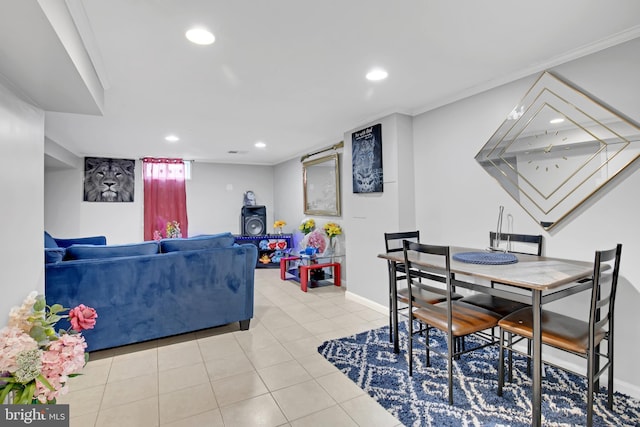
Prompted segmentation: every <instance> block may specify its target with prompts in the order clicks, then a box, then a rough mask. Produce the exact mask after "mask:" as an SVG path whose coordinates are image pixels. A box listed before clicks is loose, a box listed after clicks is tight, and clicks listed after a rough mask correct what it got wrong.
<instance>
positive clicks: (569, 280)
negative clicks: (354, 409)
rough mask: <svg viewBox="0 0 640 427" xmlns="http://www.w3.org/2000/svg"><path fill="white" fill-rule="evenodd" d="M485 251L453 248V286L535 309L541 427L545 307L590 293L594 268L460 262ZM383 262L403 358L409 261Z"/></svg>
mask: <svg viewBox="0 0 640 427" xmlns="http://www.w3.org/2000/svg"><path fill="white" fill-rule="evenodd" d="M484 252H487V250H486V249H474V248H467V247H456V246H451V247H450V254H451V257H452V259H451V273H452V276H453V278H452V281H451V283H452V284H453V285H455V286H456V288H457V287H462V288H466V289H470V290H472V291H475V292H484V293H488V294H491V295H494V296H497V297H501V298H506V299H509V300H512V301H517V302H521V303H526V304H530V305H531V307H532V311H533V337H532V340H531V341H532V355H531V357H532V360H533V372H532V387H531V388H532V398H531V407H532V416H531V425H532V426H540V425H541V422H542V413H541V407H542V386H541V383H542V329H541V310H542V309H541V307H542V305H543V304H546V303H549V302H551V301H555V300H558V299H560V298H565V297H567V296H569V295H572V294H575V293H578V292H582V291H584V290H587V289H591V281H590V280H589V279H590V278H591V276H592V274H593V263H592V262H585V261H577V260H570V259H560V258H550V257H544V256H537V255H529V254H520V253H513V255H515V257H516V259H517V261H516V262H512V263H509V264H479V263H472V262H464V261H458V260H456V259H455V258H456V257H455V255H456V254H462V255H469V254H471V255H475V254H479V253H484ZM407 256H408V258H409V259H410V260H411V262H412V263H415V264H416V265H418V266H420V267H422V268H425V269H429V268H433V269H442V268H443V267H444V265H443V260H442V257H434V256H432V255H431V256H430V255H426V254H418V253H417V252H413V251H409V252H408V253H407ZM378 258H382V259H385V260H386V261H387V264H388V272H389V293H390V295H391V298H390V302H391V305H392V307H391V312H392V328H393V336H392V340H393V351H394V352H395V353H399V352H400V348H399V341H398V311H397V304H398V300H397V290H398V289H397V279H396V278H397V265H398V264H404V262H405V259H404V253H403V252H402V251H395V252H386V253H381V254H379V255H378ZM459 258H462V259H464V258H465V257H464V256H460V257H459ZM492 283H499V284H501V286H493V285H492Z"/></svg>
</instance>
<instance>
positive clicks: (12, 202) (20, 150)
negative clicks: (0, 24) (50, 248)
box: [0, 80, 44, 328]
mask: <svg viewBox="0 0 640 427" xmlns="http://www.w3.org/2000/svg"><path fill="white" fill-rule="evenodd" d="M0 152H2V159H3V163H2V168H0V182H2V185H0V198H1V199H2V200H3V201H4V202H3V204H2V210H1V211H0V212H1V213H0V223H1V224H2V237H3V239H4V241H5V242H6V244H4V245H0V259H2V263H3V266H2V269H1V271H0V295H2V298H0V328H1V327H3V326H5V325H6V324H7V316H8V314H9V310H10V309H11V307H13V306H15V305H20V304H21V303H22V301H23V299H24V298H25V297H26V296H27V294H28V293H29V292H31V291H34V290H35V291H38V292H39V293H44V254H43V250H42V248H43V241H44V240H43V229H42V224H43V208H44V206H43V199H42V197H43V187H44V186H43V170H44V112H43V111H42V110H41V109H39V108H36V107H35V106H33V105H31V104H30V103H28V102H25V101H23V100H22V99H21V98H19V97H18V96H17V95H16V94H15V93H13V92H12V90H11V89H9V88H8V87H7V86H5V83H4V82H3V81H1V80H0Z"/></svg>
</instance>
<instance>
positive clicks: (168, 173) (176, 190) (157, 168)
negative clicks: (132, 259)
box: [142, 157, 189, 240]
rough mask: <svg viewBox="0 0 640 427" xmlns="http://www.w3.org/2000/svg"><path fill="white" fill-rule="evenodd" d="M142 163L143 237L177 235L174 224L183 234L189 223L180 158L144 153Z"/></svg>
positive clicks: (182, 166)
mask: <svg viewBox="0 0 640 427" xmlns="http://www.w3.org/2000/svg"><path fill="white" fill-rule="evenodd" d="M142 165H143V169H142V174H143V178H144V240H154V239H158V238H165V237H177V236H176V233H175V232H176V229H175V227H176V225H177V227H178V228H179V231H180V232H181V236H182V237H187V235H188V233H187V232H188V228H189V224H188V221H187V192H186V187H185V180H184V178H185V175H184V162H183V161H182V159H154V158H151V157H145V158H144V159H142ZM168 224H170V226H169V227H167V225H168ZM167 234H170V235H167Z"/></svg>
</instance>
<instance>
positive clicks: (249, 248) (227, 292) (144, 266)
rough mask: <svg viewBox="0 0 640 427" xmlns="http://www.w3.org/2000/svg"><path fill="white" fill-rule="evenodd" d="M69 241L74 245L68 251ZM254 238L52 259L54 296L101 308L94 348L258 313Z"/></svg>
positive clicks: (49, 275)
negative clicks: (215, 245) (227, 243)
mask: <svg viewBox="0 0 640 427" xmlns="http://www.w3.org/2000/svg"><path fill="white" fill-rule="evenodd" d="M68 250H69V249H67V251H68ZM257 257H258V253H257V248H256V247H255V246H254V245H239V246H238V245H233V246H230V247H219V248H211V249H197V250H177V251H174V252H170V253H157V254H153V255H137V256H125V257H115V258H113V257H111V258H98V259H79V260H71V261H61V262H56V263H50V264H47V265H46V266H45V294H46V297H47V301H50V302H55V303H59V304H62V305H64V306H65V307H69V308H72V307H75V306H77V305H78V304H85V305H87V306H91V307H93V308H95V309H96V311H97V312H98V320H97V323H96V326H95V329H92V330H88V331H85V332H83V334H84V336H85V338H86V341H87V344H88V350H89V351H95V350H100V349H104V348H110V347H116V346H121V345H125V344H131V343H136V342H141V341H147V340H152V339H156V338H161V337H166V336H170V335H176V334H181V333H185V332H191V331H196V330H199V329H205V328H210V327H214V326H220V325H225V324H228V323H231V322H236V321H239V322H241V325H244V327H243V328H248V324H249V320H250V319H251V318H252V317H253V296H254V269H255V265H256V259H257Z"/></svg>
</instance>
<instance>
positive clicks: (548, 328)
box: [498, 244, 622, 426]
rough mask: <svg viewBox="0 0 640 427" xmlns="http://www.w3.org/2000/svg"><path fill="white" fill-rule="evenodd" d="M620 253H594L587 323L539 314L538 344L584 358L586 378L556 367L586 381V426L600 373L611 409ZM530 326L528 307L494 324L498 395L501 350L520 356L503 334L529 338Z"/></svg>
mask: <svg viewBox="0 0 640 427" xmlns="http://www.w3.org/2000/svg"><path fill="white" fill-rule="evenodd" d="M621 254H622V245H621V244H618V245H617V246H616V247H615V248H613V249H609V250H605V251H596V254H595V260H594V263H593V275H592V277H591V278H590V280H588V282H590V285H591V286H590V287H587V289H590V290H591V298H590V304H589V320H588V321H584V320H578V319H575V318H573V317H569V316H566V315H564V314H560V313H556V312H553V311H548V310H544V309H543V310H542V313H541V328H542V332H541V333H542V343H543V344H546V345H548V346H551V347H555V348H557V349H560V350H564V351H567V352H569V353H572V354H575V355H578V356H581V357H582V358H584V359H587V373H586V375H585V374H583V373H579V372H574V371H572V370H570V369H568V368H565V367H561V366H557V367H558V368H560V369H563V370H566V371H569V372H573V373H575V374H577V375H579V376H582V377H586V378H587V384H588V387H587V388H588V391H587V425H588V426H591V425H593V393H594V391H597V389H598V386H599V378H600V376H601V375H602V374H603V373H604V372H607V377H608V385H607V393H608V396H607V408H608V409H613V360H614V357H613V349H614V345H613V320H614V319H613V314H614V307H615V299H616V290H617V287H618V274H619V270H620V256H621ZM611 267H613V268H611ZM581 283H582V282H581ZM532 323H533V314H532V310H531V308H530V307H529V308H524V309H522V310H518V311H516V312H515V313H512V314H510V315H508V316H506V317H504V318H502V319H501V320H500V321H499V322H498V326H500V338H501V340H500V362H499V363H500V364H499V365H498V395H499V396H501V395H502V388H503V385H504V350H505V349H506V350H507V351H509V352H510V353H511V352H516V353H521V352H519V351H518V350H516V349H514V348H513V346H505V341H504V333H505V332H508V333H510V334H514V335H519V336H521V337H525V338H528V339H531V338H532V337H533V328H532ZM602 340H607V349H606V352H603V351H601V348H600V347H601V342H602ZM521 354H522V353H521ZM600 357H604V358H606V359H607V363H606V364H605V365H604V366H603V367H602V368H600ZM554 366H556V365H554Z"/></svg>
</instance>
